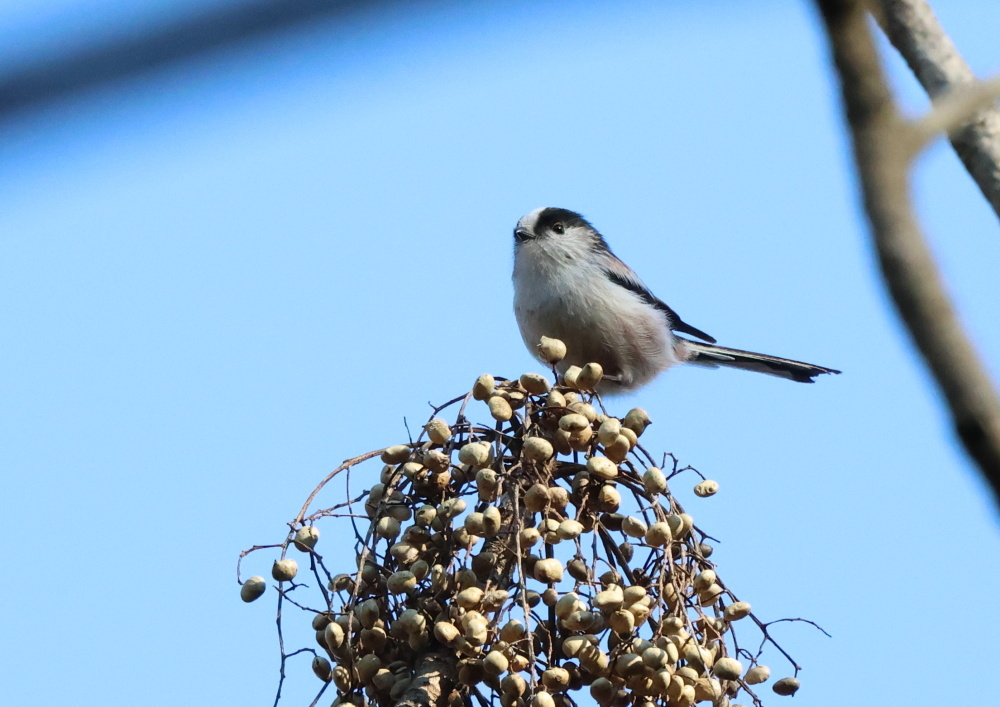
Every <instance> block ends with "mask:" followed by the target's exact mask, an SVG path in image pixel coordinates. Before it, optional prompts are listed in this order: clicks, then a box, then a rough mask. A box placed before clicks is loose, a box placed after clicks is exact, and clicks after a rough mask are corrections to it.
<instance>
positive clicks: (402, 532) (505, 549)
mask: <svg viewBox="0 0 1000 707" xmlns="http://www.w3.org/2000/svg"><path fill="white" fill-rule="evenodd" d="M540 350H542V351H543V352H544V354H545V355H546V357H547V358H548V360H553V362H555V361H558V360H559V357H560V352H561V351H562V353H563V354H564V351H565V348H564V347H561V342H557V341H553V340H546V341H543V345H542V347H541V348H540ZM602 376H603V371H602V370H601V368H600V366H599V365H597V364H588V365H587V366H584V367H581V368H576V367H571V368H570V369H569V370H568V371H567V372H566V375H565V376H564V379H563V380H562V381H561V382H560V383H561V384H560V385H557V386H552V385H550V384H549V381H548V380H547V379H546V378H545V377H544V376H540V375H538V374H531V373H528V374H524V375H522V376H521V377H520V378H519V379H518V380H512V381H511V380H497V379H494V377H493V376H490V375H488V374H484V375H482V376H480V377H479V378H478V379H477V380H476V382H475V384H474V386H473V388H472V390H471V392H470V393H469V395H468V396H463V398H459V399H456V400H455V401H453V402H452V403H450V404H449V405H452V404H459V403H461V410H460V411H459V413H458V414H457V417H456V419H455V421H454V422H453V423H451V424H449V423H448V422H447V421H446V420H445V419H444V418H443V417H441V416H440V414H441V411H442V410H444V409H445V408H441V409H439V410H438V411H436V414H435V417H433V418H432V419H431V420H430V421H429V422H428V423H427V424H426V425H425V426H424V434H423V435H422V436H421V438H420V439H419V440H418V441H417V442H414V443H411V444H401V445H396V446H392V447H388V448H387V449H385V450H383V451H382V452H381V454H380V457H381V460H382V462H383V464H384V466H383V468H382V471H381V474H380V475H379V478H378V481H377V483H375V484H373V485H372V486H371V488H370V489H369V490H368V492H367V494H366V495H365V497H364V501H363V508H364V514H365V515H366V516H367V517H368V518H369V519H370V521H371V522H370V527H369V526H365V525H362V524H360V523H358V524H357V525H356V537H357V540H358V554H357V559H358V563H357V567H356V569H352V570H351V571H350V572H346V573H341V574H331V573H329V572H327V570H326V568H325V565H323V563H322V557H321V556H320V555H319V554H318V553H317V548H318V547H321V545H319V544H318V540H319V531H318V529H317V527H316V526H315V525H314V522H315V521H317V520H322V519H325V518H326V517H328V516H338V515H342V513H341V512H339V511H338V508H339V507H335V508H331V509H324V510H323V511H319V512H317V513H314V514H313V515H311V516H308V517H305V515H304V514H305V509H303V513H302V514H300V516H299V518H297V519H296V521H295V522H294V523H293V529H294V531H295V532H294V533H293V534H292V535H291V536H290V538H289V541H286V543H285V544H284V547H285V548H287V546H288V545H289V544H292V545H293V546H294V547H295V548H296V549H298V550H299V551H301V552H306V553H308V554H309V556H310V560H311V570H312V573H313V574H314V575H315V576H316V577H317V578H323V579H324V581H325V584H326V590H327V591H325V592H323V594H322V598H323V604H322V605H321V606H320V607H318V608H315V609H312V610H311V612H312V615H313V619H312V628H313V630H314V631H315V637H316V638H315V640H316V643H317V644H318V646H319V649H318V650H315V651H314V652H315V653H316V656H315V659H314V661H313V671H314V672H315V674H316V675H317V676H318V677H319V678H320V679H321V680H323V681H324V683H329V684H332V685H333V686H335V688H336V690H337V693H338V697H337V700H336V702H335V704H342V705H343V704H346V703H348V702H349V703H351V704H353V705H357V706H358V707H361V706H363V705H366V704H378V705H385V706H388V705H391V704H392V703H393V702H396V701H398V700H399V699H401V698H402V697H403V695H404V694H405V693H406V692H407V690H409V689H410V688H411V687H412V686H413V685H414V684H415V678H416V677H417V676H418V674H419V673H420V671H421V669H422V667H423V666H424V665H426V663H427V661H428V659H429V657H435V658H436V659H439V660H442V661H444V662H445V663H446V664H448V665H450V666H451V667H450V670H451V673H452V674H453V677H454V680H453V681H452V684H450V685H447V686H446V687H447V688H448V689H451V690H452V693H451V695H450V700H451V703H452V704H454V705H458V704H468V702H467V699H468V697H469V696H470V694H478V696H480V697H482V696H484V694H485V693H488V692H492V693H493V695H494V697H495V698H496V699H498V700H499V702H500V704H501V705H502V707H528V706H529V705H530V707H569V705H571V704H573V701H572V700H571V699H570V698H569V696H568V695H569V693H571V692H572V691H576V690H581V689H586V690H588V691H589V694H590V695H591V696H592V697H593V698H594V699H595V700H596V701H597V703H598V704H600V705H602V707H603V706H612V707H625V706H626V705H635V706H636V707H653V706H654V705H661V706H663V707H688V705H693V704H695V703H699V702H706V703H711V704H713V705H716V706H717V707H722V706H724V705H729V704H730V698H732V697H734V696H736V695H737V694H739V693H741V692H744V693H746V694H747V695H748V696H749V698H750V699H751V700H752V701H753V702H754V704H758V705H759V704H760V701H759V699H758V698H757V696H756V695H755V694H754V693H753V692H752V688H751V687H750V686H751V685H754V684H757V683H761V682H764V681H766V680H768V679H769V677H770V671H769V669H768V668H767V667H766V666H764V665H758V664H757V662H758V659H759V657H760V654H761V651H760V650H758V651H757V652H756V653H751V652H750V651H748V650H745V649H739V648H738V644H737V643H736V640H735V634H734V632H733V626H734V624H735V623H736V622H738V621H739V620H741V619H743V618H745V617H747V616H751V613H750V605H749V604H748V603H747V602H743V601H738V600H737V599H736V597H735V596H734V595H733V594H732V593H731V592H730V591H729V590H728V589H727V588H726V587H725V585H724V584H723V583H722V581H721V580H720V579H719V577H718V575H717V573H716V569H715V566H714V564H713V563H711V562H710V561H709V560H708V557H709V555H710V554H711V546H710V545H709V544H708V543H707V542H706V537H705V535H704V534H703V533H702V532H701V531H700V530H699V529H698V528H697V527H696V526H695V525H694V519H693V518H692V517H691V516H690V515H689V514H687V513H686V512H684V510H683V508H681V506H680V505H679V504H678V503H677V501H676V499H674V497H673V496H672V495H671V493H670V491H669V489H668V481H669V480H670V479H671V478H673V477H674V476H675V475H676V474H677V473H679V472H681V471H686V470H687V469H678V468H677V464H676V463H674V464H673V468H672V469H670V470H668V471H667V472H664V470H663V469H662V468H661V466H658V465H656V463H655V461H654V460H653V459H652V458H650V457H649V455H648V454H646V452H645V451H644V450H643V449H642V447H641V446H640V445H639V437H640V436H641V435H642V434H643V432H644V431H645V429H646V427H647V426H648V425H649V424H650V419H649V416H648V415H647V414H646V412H645V411H644V410H642V409H641V408H635V409H633V410H630V411H629V412H628V413H626V414H625V415H624V416H622V417H621V418H618V417H613V416H609V415H608V414H606V413H605V412H604V411H603V407H602V406H601V403H600V400H599V399H597V398H596V397H595V396H593V395H592V394H591V393H590V392H589V391H591V390H593V388H594V386H596V385H597V384H598V383H599V382H600V380H601V377H602ZM470 398H471V399H473V400H478V401H482V402H484V403H485V404H486V408H487V410H488V412H489V415H490V416H491V417H492V418H493V420H494V422H495V424H493V425H490V426H482V425H476V424H473V423H471V422H469V421H468V419H467V418H466V416H465V409H466V406H467V404H469V403H470ZM595 405H596V407H595ZM446 407H447V406H446ZM370 456H371V455H370ZM718 488H719V487H718V484H717V483H715V482H714V481H702V482H700V483H699V484H698V485H697V486H695V488H694V493H695V494H696V495H698V496H701V497H707V496H711V495H713V494H715V493H716V492H717V491H718ZM343 515H350V514H349V513H343ZM248 552H249V551H248ZM245 554H246V553H245ZM297 570H298V567H297V564H296V563H295V561H294V560H292V559H290V558H283V559H281V560H279V561H277V562H275V564H274V568H273V571H272V573H273V577H274V578H275V579H276V580H278V581H280V582H293V586H292V589H295V588H298V587H301V586H304V585H295V584H294V578H295V577H296V573H297ZM324 573H325V576H324ZM263 591H264V581H263V579H262V578H261V577H252V578H250V579H249V580H247V582H246V583H245V584H244V585H243V588H242V592H241V596H242V597H243V599H244V601H253V600H254V599H256V598H257V597H259V596H260V595H261V594H262V593H263ZM282 591H283V590H282V589H281V588H280V587H279V593H281V592H282ZM290 591H291V590H284V593H282V596H286V595H287V594H288V592H290ZM296 598H297V597H296ZM754 621H755V622H756V619H754ZM758 625H760V624H759V622H758ZM768 641H771V639H770V637H769V636H768V634H767V633H766V631H765V632H764V640H763V641H762V642H761V647H763V645H764V644H765V643H766V642H768ZM772 642H773V641H772ZM748 668H749V669H748ZM797 688H798V681H797V680H795V679H794V678H786V679H784V680H781V681H778V682H777V683H776V684H775V692H777V693H778V694H792V693H793V692H794V691H795V689H797ZM324 689H325V688H324Z"/></svg>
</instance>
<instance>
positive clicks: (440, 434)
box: [424, 417, 451, 444]
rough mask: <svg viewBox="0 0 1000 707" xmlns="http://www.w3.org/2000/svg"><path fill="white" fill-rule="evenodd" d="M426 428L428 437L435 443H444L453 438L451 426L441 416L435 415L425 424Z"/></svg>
mask: <svg viewBox="0 0 1000 707" xmlns="http://www.w3.org/2000/svg"><path fill="white" fill-rule="evenodd" d="M424 429H425V430H426V431H427V437H428V438H429V439H430V440H431V442H434V443H435V444H444V443H445V442H447V441H448V440H449V439H451V428H450V427H448V423H447V422H445V421H444V420H442V419H441V418H440V417H435V418H434V419H433V420H431V421H430V422H428V423H427V424H426V425H424Z"/></svg>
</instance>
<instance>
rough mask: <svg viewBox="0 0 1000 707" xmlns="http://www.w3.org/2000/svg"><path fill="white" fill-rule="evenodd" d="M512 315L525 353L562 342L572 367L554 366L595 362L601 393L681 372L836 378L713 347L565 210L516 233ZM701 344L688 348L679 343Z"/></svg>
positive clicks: (526, 220) (535, 217) (540, 214)
mask: <svg viewBox="0 0 1000 707" xmlns="http://www.w3.org/2000/svg"><path fill="white" fill-rule="evenodd" d="M514 314H515V315H516V317H517V324H518V326H519V327H520V329H521V337H522V338H523V339H524V343H525V345H526V346H527V347H528V350H529V351H531V352H532V353H533V354H535V355H537V350H536V347H537V345H538V341H539V339H540V338H541V337H542V336H548V337H551V338H555V339H561V340H562V341H563V343H565V344H566V350H567V354H566V358H565V359H563V360H562V361H561V362H560V363H559V364H558V366H557V369H558V371H559V372H560V373H564V372H565V371H566V369H567V368H569V366H573V365H575V366H583V365H584V364H586V363H589V362H591V361H596V362H597V363H599V364H601V366H602V367H603V368H604V373H605V376H604V379H603V381H602V383H601V385H600V386H599V390H600V391H601V392H604V393H616V392H619V393H620V392H625V391H629V390H635V389H636V388H639V387H641V386H643V385H645V384H646V383H648V382H649V381H650V380H652V379H653V378H654V377H655V376H656V375H657V374H659V373H660V372H661V371H664V370H666V369H667V368H670V367H671V366H674V365H677V364H678V363H693V364H697V365H700V366H708V367H711V368H716V367H718V366H730V367H733V368H742V369H744V370H748V371H757V372H759V373H768V374H771V375H775V376H780V377H781V378H788V379H789V380H793V381H798V382H800V383H812V382H814V378H815V377H816V376H818V375H820V374H823V373H840V371H836V370H834V369H832V368H823V367H822V366H815V365H813V364H811V363H802V362H801V361H792V360H789V359H787V358H778V357H777V356H768V355H767V354H759V353H753V352H751V351H740V350H739V349H728V348H725V347H722V346H715V345H714V344H715V339H713V338H712V337H711V336H709V335H708V334H706V333H705V332H703V331H701V330H700V329H695V328H694V327H693V326H691V325H690V324H688V323H686V322H685V321H684V320H682V319H681V318H680V317H679V316H677V313H676V312H674V310H672V309H671V308H670V307H668V306H667V305H666V304H664V303H663V302H662V301H660V300H659V299H657V298H656V296H654V295H653V293H652V292H650V291H649V288H647V287H646V286H645V285H644V284H643V283H642V280H640V279H639V277H638V276H637V275H636V274H635V273H634V272H632V270H631V268H629V267H628V266H627V265H626V264H625V263H623V262H622V261H620V260H619V259H618V258H616V257H615V255H614V253H612V252H611V249H610V248H608V244H607V243H606V242H605V240H604V238H603V237H602V236H601V234H600V233H598V232H597V230H596V229H595V228H594V227H593V226H591V225H590V223H588V222H587V220H586V219H584V218H583V217H582V216H580V214H578V213H575V212H573V211H569V210H568V209H557V208H552V207H548V208H540V209H535V210H534V211H532V212H531V213H529V214H526V215H525V216H523V217H522V218H521V220H520V221H518V222H517V227H516V228H515V229H514ZM677 332H680V333H683V334H689V335H690V336H693V337H696V338H698V339H701V340H702V341H706V342H708V343H702V342H701V341H691V340H690V339H685V338H682V337H680V336H678V335H677Z"/></svg>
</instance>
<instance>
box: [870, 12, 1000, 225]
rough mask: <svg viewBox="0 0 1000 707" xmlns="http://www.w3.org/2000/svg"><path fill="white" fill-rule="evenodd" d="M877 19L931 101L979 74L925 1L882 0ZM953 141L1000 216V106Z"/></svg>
mask: <svg viewBox="0 0 1000 707" xmlns="http://www.w3.org/2000/svg"><path fill="white" fill-rule="evenodd" d="M880 2H881V5H880V9H881V12H876V13H875V14H876V16H877V18H878V21H879V23H880V24H881V26H882V29H883V30H884V31H885V33H886V36H887V37H888V38H889V41H890V42H892V44H893V46H895V47H896V49H897V50H898V51H899V53H900V54H901V55H902V57H903V58H904V59H905V60H906V63H907V64H909V65H910V69H911V70H912V71H913V73H914V74H915V75H916V77H917V80H918V81H920V84H921V85H922V86H923V87H924V90H925V91H927V95H928V96H930V97H931V100H933V101H934V102H937V101H938V99H939V98H942V97H943V96H945V95H946V94H948V93H950V92H953V91H956V90H958V89H961V88H963V87H965V86H969V85H972V84H974V83H975V82H976V76H975V74H973V73H972V69H970V68H969V65H968V64H967V63H966V62H965V60H964V59H963V58H962V56H961V54H959V53H958V50H957V49H956V48H955V45H954V44H953V43H952V41H951V39H950V38H949V37H948V35H947V34H945V31H944V29H943V28H942V27H941V25H940V23H939V22H938V20H937V18H936V17H935V16H934V12H933V11H932V10H931V8H930V5H928V4H927V2H926V0H880ZM951 144H952V147H954V148H955V152H956V153H957V154H958V156H959V159H961V160H962V163H963V164H964V165H965V168H966V169H967V170H968V172H969V174H970V175H972V178H973V179H974V180H975V182H976V184H978V185H979V189H980V190H981V191H982V192H983V196H985V197H986V200H987V201H988V202H989V203H990V205H991V206H992V207H993V210H994V211H995V212H996V214H997V216H1000V110H998V109H997V108H996V107H993V108H991V109H989V110H983V111H981V112H980V113H979V114H978V115H976V116H975V117H974V119H972V120H971V121H970V122H969V123H968V124H966V125H965V126H964V127H962V129H961V130H958V131H956V132H953V133H952V134H951Z"/></svg>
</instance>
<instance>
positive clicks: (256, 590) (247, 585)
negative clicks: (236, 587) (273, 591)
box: [240, 575, 267, 604]
mask: <svg viewBox="0 0 1000 707" xmlns="http://www.w3.org/2000/svg"><path fill="white" fill-rule="evenodd" d="M266 589H267V582H265V581H264V578H263V577H261V576H260V575H254V576H253V577H250V578H249V579H247V581H245V582H244V583H243V586H242V587H240V599H242V600H243V601H245V602H247V603H248V604H249V603H250V602H252V601H256V600H257V599H259V598H260V595H261V594H263V593H264V590H266Z"/></svg>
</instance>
